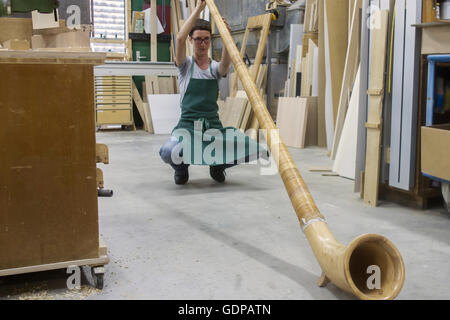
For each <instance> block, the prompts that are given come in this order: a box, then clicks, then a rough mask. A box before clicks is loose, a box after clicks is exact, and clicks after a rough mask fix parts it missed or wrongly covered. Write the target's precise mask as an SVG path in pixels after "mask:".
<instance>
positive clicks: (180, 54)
mask: <svg viewBox="0 0 450 320" xmlns="http://www.w3.org/2000/svg"><path fill="white" fill-rule="evenodd" d="M205 7H206V2H205V0H201V1H197V6H196V7H195V9H194V12H192V14H191V16H190V17H189V18H188V19H187V20H186V22H185V23H184V25H183V27H182V28H181V30H180V31H179V32H178V35H177V41H176V43H177V47H176V51H175V63H176V65H177V66H181V65H182V64H183V63H184V61H186V40H187V37H188V36H189V32H191V30H192V28H193V27H194V24H195V21H196V20H197V19H198V18H200V13H201V12H202V11H203V10H204V9H205Z"/></svg>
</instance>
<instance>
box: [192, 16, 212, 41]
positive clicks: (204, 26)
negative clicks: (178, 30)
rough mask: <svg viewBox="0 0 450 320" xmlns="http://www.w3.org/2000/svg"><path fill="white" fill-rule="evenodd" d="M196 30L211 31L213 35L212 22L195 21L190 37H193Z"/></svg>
mask: <svg viewBox="0 0 450 320" xmlns="http://www.w3.org/2000/svg"><path fill="white" fill-rule="evenodd" d="M195 30H205V31H209V33H212V29H211V22H209V21H206V20H203V19H197V20H196V21H195V24H194V27H193V28H192V30H191V32H189V36H190V37H192V35H193V34H194V31H195Z"/></svg>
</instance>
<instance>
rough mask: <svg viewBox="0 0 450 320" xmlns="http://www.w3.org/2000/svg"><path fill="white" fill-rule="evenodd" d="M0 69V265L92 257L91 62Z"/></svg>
mask: <svg viewBox="0 0 450 320" xmlns="http://www.w3.org/2000/svg"><path fill="white" fill-rule="evenodd" d="M0 74H2V75H6V74H7V75H8V77H7V78H6V77H1V78H0V117H1V119H2V126H0V146H1V147H0V149H1V150H2V151H1V154H2V160H1V161H2V165H1V166H0V185H1V186H2V188H0V269H7V268H17V267H24V266H31V265H40V264H47V263H56V262H62V261H72V260H81V259H87V258H98V256H99V255H98V248H99V235H98V208H97V182H96V154H95V127H94V125H95V121H94V92H93V90H94V83H93V80H94V75H93V68H92V66H87V65H56V64H54V65H39V64H30V65H26V64H0ZM61 79H65V80H64V81H62V80H61ZM69 79H70V81H69ZM4 106H8V107H4Z"/></svg>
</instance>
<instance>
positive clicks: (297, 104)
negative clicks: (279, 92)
mask: <svg viewBox="0 0 450 320" xmlns="http://www.w3.org/2000/svg"><path fill="white" fill-rule="evenodd" d="M306 125H307V99H304V98H298V97H297V98H292V97H281V98H280V99H279V102H278V113H277V127H278V129H279V130H280V135H281V138H282V139H283V141H284V143H285V144H286V146H288V147H294V148H304V147H305V136H306Z"/></svg>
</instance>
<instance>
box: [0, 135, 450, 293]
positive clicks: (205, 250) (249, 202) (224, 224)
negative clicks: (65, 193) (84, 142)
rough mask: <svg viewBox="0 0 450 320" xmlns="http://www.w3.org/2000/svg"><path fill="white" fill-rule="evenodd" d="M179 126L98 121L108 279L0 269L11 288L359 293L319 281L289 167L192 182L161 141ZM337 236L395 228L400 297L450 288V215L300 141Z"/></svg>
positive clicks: (303, 161) (197, 170)
mask: <svg viewBox="0 0 450 320" xmlns="http://www.w3.org/2000/svg"><path fill="white" fill-rule="evenodd" d="M167 138H168V136H155V135H148V134H146V133H144V132H142V131H137V132H126V131H116V132H99V133H97V142H98V143H105V144H107V145H108V147H109V151H110V164H109V165H103V164H102V165H99V167H101V168H102V169H103V172H104V179H105V187H106V188H108V189H113V190H114V196H113V197H112V198H99V224H100V233H101V236H102V238H103V240H104V242H105V243H106V245H107V247H108V253H109V257H110V259H111V262H110V263H109V264H108V265H106V267H105V269H106V274H105V280H104V281H105V287H104V289H103V291H100V290H96V289H93V288H92V287H90V286H88V285H86V284H88V281H89V278H88V279H85V280H84V281H83V283H84V285H83V286H82V289H81V290H79V291H69V290H68V289H66V287H65V281H66V279H67V275H66V273H65V270H59V271H52V272H42V273H36V274H27V275H17V276H12V277H4V278H0V299H8V298H9V299H36V298H39V299H183V300H184V299H353V297H352V296H350V295H348V294H346V293H343V292H342V291H341V290H340V289H338V288H336V287H335V286H334V285H333V284H329V285H328V286H327V287H326V288H319V287H317V285H316V282H317V279H318V277H319V276H320V273H321V272H320V268H319V265H318V263H317V261H316V259H315V257H314V255H313V253H312V251H311V249H310V246H309V244H308V242H307V241H306V238H305V236H304V235H303V233H302V231H301V230H300V227H299V223H298V220H297V217H296V215H295V213H294V211H293V209H292V206H291V203H290V200H289V198H288V196H287V193H286V191H285V188H284V186H283V184H282V181H281V178H280V177H279V175H278V174H276V175H261V174H260V173H261V168H260V167H259V166H257V165H242V166H239V167H236V168H232V169H229V170H227V182H226V183H225V184H217V183H215V182H214V181H213V180H212V179H211V178H210V177H209V171H208V168H207V167H191V168H190V181H189V183H188V184H187V185H185V186H176V185H175V184H174V183H173V172H172V169H171V168H170V167H169V166H167V165H165V164H164V163H162V161H161V160H160V158H159V155H158V150H159V147H160V146H161V145H162V144H163V142H164V141H165V140H166V139H167ZM290 151H291V154H292V157H293V159H294V160H295V162H296V164H297V166H298V168H299V170H300V172H301V174H302V175H303V178H304V179H305V181H306V183H307V185H308V187H309V189H310V191H311V194H312V196H313V198H314V199H315V201H316V203H317V206H318V207H319V209H320V211H321V212H322V214H323V215H324V216H325V217H326V218H327V222H328V224H329V227H330V229H331V231H332V232H333V233H334V235H335V236H336V238H337V239H338V240H339V241H341V242H342V243H344V244H348V243H349V242H350V241H351V240H352V239H353V238H355V237H356V236H358V235H361V234H363V233H379V234H382V235H384V236H386V237H387V238H389V239H390V240H391V241H392V242H393V243H394V244H395V245H396V246H397V248H398V249H399V251H400V252H401V253H402V256H403V259H404V262H405V267H406V281H405V285H404V287H403V290H402V291H401V293H400V295H399V297H398V299H450V291H449V290H448V284H449V283H450V272H449V265H450V217H449V215H448V214H447V213H445V211H444V209H443V208H440V207H437V208H434V209H432V210H426V211H420V210H413V209H409V208H406V207H402V206H399V205H396V204H393V203H386V202H382V203H381V204H380V206H379V207H378V208H371V207H369V206H367V205H365V204H364V203H363V201H362V200H361V199H360V198H359V195H358V194H356V193H353V181H351V180H348V179H344V178H340V177H333V176H322V175H321V174H320V173H312V172H309V171H308V169H309V168H311V167H318V166H328V167H330V166H331V164H332V163H331V160H330V159H329V158H328V157H327V156H326V151H325V150H324V149H319V148H307V149H304V150H298V149H290Z"/></svg>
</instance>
